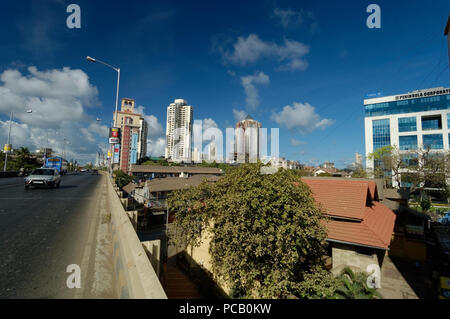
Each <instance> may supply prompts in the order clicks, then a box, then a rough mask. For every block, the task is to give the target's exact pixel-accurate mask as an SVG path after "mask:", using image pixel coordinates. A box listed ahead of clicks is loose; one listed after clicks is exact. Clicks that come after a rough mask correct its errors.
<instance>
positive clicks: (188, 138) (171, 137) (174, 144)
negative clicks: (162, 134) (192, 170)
mask: <svg viewBox="0 0 450 319" xmlns="http://www.w3.org/2000/svg"><path fill="white" fill-rule="evenodd" d="M193 112H194V108H193V107H192V106H190V105H188V104H187V101H186V100H183V99H176V100H175V101H174V102H173V103H171V104H170V105H169V106H168V107H167V126H166V152H165V158H166V159H169V160H172V161H176V162H181V161H184V162H190V161H191V145H192V122H193Z"/></svg>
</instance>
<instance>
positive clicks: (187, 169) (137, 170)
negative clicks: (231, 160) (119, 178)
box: [130, 165, 224, 180]
mask: <svg viewBox="0 0 450 319" xmlns="http://www.w3.org/2000/svg"><path fill="white" fill-rule="evenodd" d="M223 173H224V172H223V171H222V170H221V169H220V168H214V167H198V166H162V165H131V169H130V174H131V175H133V176H135V177H137V178H140V179H146V180H148V179H154V178H164V177H190V176H194V175H216V176H221V175H223Z"/></svg>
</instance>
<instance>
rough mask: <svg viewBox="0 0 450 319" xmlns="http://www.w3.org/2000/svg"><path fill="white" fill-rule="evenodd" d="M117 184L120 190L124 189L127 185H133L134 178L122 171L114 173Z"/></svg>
mask: <svg viewBox="0 0 450 319" xmlns="http://www.w3.org/2000/svg"><path fill="white" fill-rule="evenodd" d="M114 176H115V182H116V184H117V186H118V187H119V188H122V187H124V186H125V185H127V184H129V183H131V182H132V181H133V180H134V178H133V176H130V175H128V174H125V173H124V172H123V171H122V170H116V171H114Z"/></svg>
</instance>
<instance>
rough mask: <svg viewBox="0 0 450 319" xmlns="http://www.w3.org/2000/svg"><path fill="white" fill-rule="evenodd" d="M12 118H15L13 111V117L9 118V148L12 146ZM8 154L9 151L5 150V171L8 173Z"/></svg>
mask: <svg viewBox="0 0 450 319" xmlns="http://www.w3.org/2000/svg"><path fill="white" fill-rule="evenodd" d="M12 118H13V111H11V116H10V117H9V131H8V143H7V145H8V147H9V145H10V144H11V143H10V142H11V124H12ZM8 152H9V150H5V166H4V167H3V171H4V172H6V164H7V163H8Z"/></svg>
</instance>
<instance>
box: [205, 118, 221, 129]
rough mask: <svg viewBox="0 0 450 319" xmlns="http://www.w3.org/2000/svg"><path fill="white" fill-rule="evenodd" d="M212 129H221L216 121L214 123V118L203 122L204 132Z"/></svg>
mask: <svg viewBox="0 0 450 319" xmlns="http://www.w3.org/2000/svg"><path fill="white" fill-rule="evenodd" d="M211 127H219V126H218V125H217V123H216V121H214V120H213V119H212V118H206V119H204V120H203V130H204V131H205V130H207V129H209V128H211Z"/></svg>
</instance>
